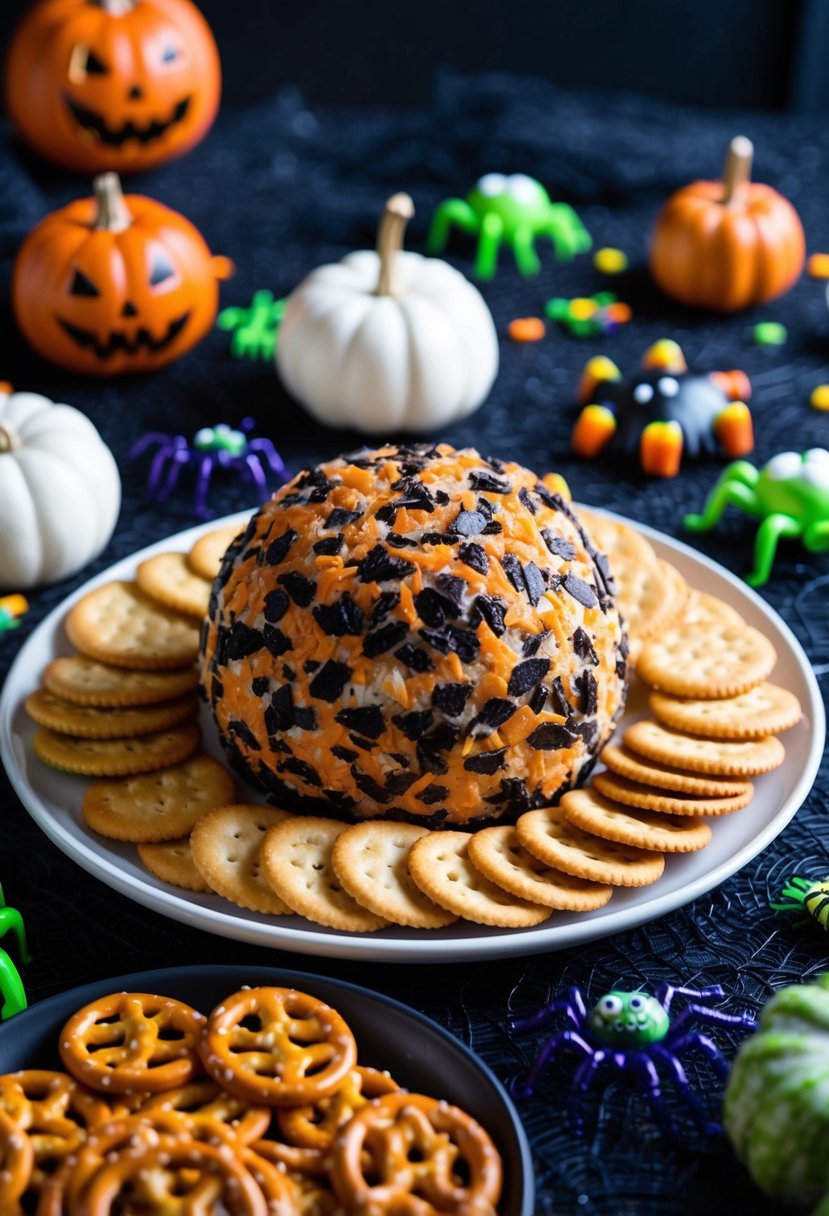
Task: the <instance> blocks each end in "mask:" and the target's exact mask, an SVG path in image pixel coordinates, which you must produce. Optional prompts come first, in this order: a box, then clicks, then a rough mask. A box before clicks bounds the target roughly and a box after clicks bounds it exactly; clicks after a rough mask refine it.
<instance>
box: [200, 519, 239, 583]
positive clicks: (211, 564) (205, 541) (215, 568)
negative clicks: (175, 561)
mask: <svg viewBox="0 0 829 1216" xmlns="http://www.w3.org/2000/svg"><path fill="white" fill-rule="evenodd" d="M241 531H242V528H241V526H237V525H236V524H230V525H226V526H225V527H224V528H214V529H213V531H212V532H205V534H204V536H200V537H199V539H198V540H197V541H196V543H195V545H193V548H192V549H191V550H190V553H189V554H188V557H187V563H188V565H189V566H190V568H191V570H193V571H194V573H196V574H198V575H201V577H202V578H206V579H210V581H211V582H212V581H213V579H214V578H215V577H216V575H217V574H218V573H219V567H220V566H221V564H222V558H223V557H224V555H225V553H226V552H227V550H228V549H229V548H230V545H231V544H232V543H233V541H234V540H235V539H236V537H237V536H238V535H239V533H240V532H241Z"/></svg>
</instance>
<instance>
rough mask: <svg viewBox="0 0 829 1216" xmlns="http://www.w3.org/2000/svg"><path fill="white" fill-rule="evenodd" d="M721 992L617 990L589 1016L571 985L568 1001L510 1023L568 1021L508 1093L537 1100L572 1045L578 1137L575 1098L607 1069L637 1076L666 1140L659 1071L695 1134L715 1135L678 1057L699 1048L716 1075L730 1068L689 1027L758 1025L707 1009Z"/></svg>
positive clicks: (667, 1121)
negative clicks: (677, 1005)
mask: <svg viewBox="0 0 829 1216" xmlns="http://www.w3.org/2000/svg"><path fill="white" fill-rule="evenodd" d="M678 994H680V995H682V996H687V997H690V998H691V1003H690V1004H688V1005H686V1007H685V1008H684V1009H683V1010H682V1012H681V1013H680V1014H679V1015H678V1016H677V1017H676V1018H674V1020H673V1022H671V1019H670V1010H671V1003H672V1001H673V999H674V997H675V996H676V995H678ZM722 995H723V990H722V988H720V987H719V985H716V986H714V987H711V988H702V989H696V988H674V987H673V986H672V985H671V984H660V985H659V987H658V988H657V989H656V991H655V993H654V995H653V996H650V995H649V994H648V993H647V992H622V991H618V990H615V989H614V990H613V991H612V992H608V993H606V994H605V995H604V996H602V997H600V998H599V1000H598V1001H597V1002H596V1004H595V1005H594V1006H593V1008H592V1009H590V1010H589V1011H588V1009H587V1007H586V1005H585V1003H584V998H583V997H582V994H581V992H580V991H579V989H578V988H571V989H570V991H569V993H568V995H567V996H566V997H558V998H556V999H555V1000H553V1001H551V1002H550V1004H549V1005H545V1006H544V1007H543V1008H542V1009H540V1010H539V1011H538V1012H537V1013H535V1014H533V1015H532V1016H531V1017H528V1018H520V1019H517V1020H513V1021H512V1022H511V1023H510V1029H511V1030H518V1031H524V1030H537V1029H539V1028H541V1027H543V1026H546V1025H548V1023H550V1022H551V1021H553V1019H555V1018H556V1017H558V1016H562V1015H563V1017H564V1018H566V1029H561V1030H559V1031H557V1032H556V1033H555V1034H553V1035H552V1036H551V1037H550V1038H549V1039H548V1040H547V1042H546V1043H545V1044H544V1045H543V1047H542V1048H541V1051H540V1052H539V1054H538V1057H537V1059H536V1061H535V1063H534V1064H533V1066H532V1068H531V1069H530V1072H529V1074H528V1076H527V1077H526V1079H525V1080H524V1081H521V1082H518V1083H516V1084H515V1085H514V1086H513V1092H514V1093H515V1095H516V1097H519V1098H529V1097H532V1096H534V1094H535V1093H536V1087H537V1085H538V1084H539V1082H540V1081H541V1080H542V1079H543V1077H544V1075H545V1073H546V1072H547V1071H548V1069H549V1067H550V1065H551V1064H552V1063H553V1061H554V1060H555V1058H556V1056H557V1055H558V1053H559V1051H560V1050H561V1049H562V1048H565V1047H574V1048H576V1050H577V1051H578V1052H579V1054H580V1056H581V1063H580V1065H579V1067H578V1068H577V1070H576V1072H575V1075H574V1076H573V1078H572V1081H571V1083H570V1107H569V1116H570V1121H571V1123H572V1124H573V1127H574V1130H575V1131H576V1132H577V1133H579V1134H580V1133H581V1132H582V1129H583V1117H582V1111H581V1109H580V1101H581V1100H582V1099H583V1098H584V1097H585V1096H586V1094H587V1093H588V1091H589V1089H590V1086H591V1084H592V1082H593V1080H594V1078H595V1076H596V1074H597V1072H598V1071H599V1069H600V1068H601V1067H602V1066H608V1067H610V1068H612V1069H616V1070H618V1071H619V1072H622V1073H627V1074H628V1075H630V1076H632V1077H633V1078H634V1080H635V1081H636V1082H637V1083H638V1085H639V1086H640V1087H641V1088H642V1089H643V1090H644V1092H645V1096H646V1098H647V1099H648V1101H649V1102H650V1105H651V1108H652V1110H653V1113H654V1116H655V1120H656V1122H657V1124H658V1125H659V1126H660V1127H661V1128H662V1130H663V1131H664V1132H666V1133H667V1134H669V1135H670V1134H671V1133H672V1132H673V1130H674V1127H673V1120H672V1119H671V1116H670V1114H669V1112H668V1110H667V1109H666V1106H665V1101H664V1096H663V1094H662V1090H661V1085H660V1079H659V1074H658V1070H659V1067H660V1066H661V1067H662V1068H663V1069H665V1070H666V1071H667V1073H668V1075H669V1076H672V1077H673V1079H674V1080H675V1082H676V1087H677V1089H678V1090H679V1093H680V1095H681V1096H682V1099H683V1101H684V1102H685V1105H686V1106H687V1108H688V1112H689V1114H690V1115H691V1118H692V1119H693V1121H694V1123H695V1125H696V1126H697V1128H698V1129H699V1131H701V1132H703V1133H704V1134H706V1135H713V1134H715V1133H717V1132H719V1131H720V1127H719V1125H718V1124H717V1123H714V1122H711V1121H710V1120H709V1119H708V1117H707V1115H706V1113H705V1109H704V1107H703V1105H702V1102H701V1101H700V1099H699V1098H698V1096H697V1095H696V1094H695V1093H694V1091H693V1090H692V1088H691V1086H690V1084H689V1082H688V1079H687V1077H686V1075H685V1071H684V1069H683V1067H682V1062H681V1058H680V1057H681V1056H682V1055H683V1054H684V1053H685V1052H686V1051H689V1050H691V1049H693V1048H697V1049H699V1050H701V1051H702V1052H704V1053H705V1055H706V1056H707V1057H708V1059H709V1061H710V1063H711V1065H712V1066H713V1068H714V1070H715V1071H716V1072H717V1073H718V1074H719V1076H720V1077H724V1076H726V1074H727V1072H728V1066H727V1064H726V1062H725V1060H724V1059H723V1056H722V1054H721V1052H720V1050H719V1048H718V1047H717V1045H716V1043H714V1041H713V1040H712V1039H711V1038H710V1037H709V1036H708V1035H706V1034H703V1033H701V1032H700V1031H693V1030H691V1029H690V1024H691V1023H692V1022H693V1021H694V1020H697V1021H700V1022H702V1023H704V1024H706V1025H709V1026H739V1027H741V1028H744V1029H748V1030H753V1029H754V1028H755V1025H756V1023H755V1022H754V1019H753V1018H751V1017H750V1015H748V1014H744V1013H741V1014H737V1015H733V1014H729V1013H722V1012H721V1011H720V1010H719V1009H713V1008H711V1006H710V1003H711V1001H712V1000H713V999H714V998H716V997H721V996H722Z"/></svg>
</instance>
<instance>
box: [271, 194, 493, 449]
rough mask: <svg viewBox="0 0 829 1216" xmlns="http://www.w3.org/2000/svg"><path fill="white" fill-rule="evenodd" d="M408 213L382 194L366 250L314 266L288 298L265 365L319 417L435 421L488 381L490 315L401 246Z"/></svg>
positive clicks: (460, 409) (450, 277)
mask: <svg viewBox="0 0 829 1216" xmlns="http://www.w3.org/2000/svg"><path fill="white" fill-rule="evenodd" d="M412 214H413V207H412V200H411V199H410V198H409V196H408V195H406V194H397V195H395V196H394V197H393V198H391V199H389V201H388V203H387V204H386V210H385V214H384V216H383V219H382V221H381V223H380V230H379V233H378V238H377V252H374V251H373V250H368V249H366V250H361V251H360V252H358V253H350V254H348V256H347V257H345V258H343V260H342V261H341V262H337V263H336V264H333V265H329V266H320V267H319V268H318V269H317V270H314V271H312V272H311V274H310V275H308V277H307V278H306V279H304V280H303V282H302V283H300V284H299V286H298V287H297V288H296V289H295V290H294V291H293V292H292V294H291V296H290V297H289V299H288V303H287V306H286V309H285V315H284V318H283V320H282V325H281V327H280V330H279V343H278V346H277V353H276V362H277V367H278V368H279V371H280V374H281V376H282V379H283V381H284V383H285V385H286V387H287V388H288V389H289V391H290V392H291V393H292V394H293V395H294V396H295V397H297V398H298V399H299V400H300V401H301V402H302V403H303V404H304V405H305V406H306V407H307V408H308V410H309V411H310V413H312V414H313V415H314V417H315V418H317V419H318V420H319V421H320V422H324V423H326V424H327V425H328V426H338V427H353V428H355V429H356V430H360V431H365V432H367V433H368V434H371V435H378V434H387V433H389V432H391V431H398V430H406V431H434V430H436V429H437V430H439V429H440V428H442V427H445V426H449V425H451V424H452V423H453V422H457V421H458V420H459V419H461V418H465V417H466V416H467V415H468V414H471V413H472V411H473V410H475V409H477V408H478V406H479V405H480V404H481V402H482V401H483V400H484V399H485V398H486V396H487V394H488V393H489V390H490V388H491V387H492V382H493V380H494V379H495V375H496V373H497V371H498V338H497V335H496V333H495V325H494V323H493V320H492V314H491V313H490V311H489V309H488V308H487V306H486V303H485V302H484V299H483V296H482V295H481V294H480V292H479V291H478V290H477V288H475V287H473V286H472V284H471V283H470V282H469V281H468V280H467V279H465V278H464V276H463V275H462V274H460V272H459V271H457V270H455V269H454V267H452V266H450V265H449V264H448V263H447V262H442V261H440V260H439V259H438V258H425V257H422V256H421V255H420V254H419V253H404V252H403V251H402V243H403V232H404V229H405V227H406V223H407V222H408V220H409V219H410V218H411V216H412Z"/></svg>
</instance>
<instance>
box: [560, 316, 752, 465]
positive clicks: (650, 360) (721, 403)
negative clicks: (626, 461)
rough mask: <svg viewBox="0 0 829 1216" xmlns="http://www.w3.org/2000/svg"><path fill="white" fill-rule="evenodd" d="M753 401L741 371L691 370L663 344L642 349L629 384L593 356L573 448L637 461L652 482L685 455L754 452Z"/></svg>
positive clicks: (581, 394)
mask: <svg viewBox="0 0 829 1216" xmlns="http://www.w3.org/2000/svg"><path fill="white" fill-rule="evenodd" d="M750 396H751V382H750V381H749V378H748V376H747V375H746V374H745V372H741V371H736V370H735V371H729V372H711V373H709V374H708V375H699V374H696V373H693V372H689V371H688V364H687V363H686V362H685V356H684V355H683V353H682V349H681V348H680V347H679V346H678V345H677V343H676V342H672V341H670V340H669V339H667V338H663V339H662V340H661V341H659V342H655V343H654V344H653V346H651V347H649V348H648V350H646V351H645V355H644V357H643V359H642V368H641V370H640V371H639V372H638V373H637V374H636V375H635V376H633V377H631V378H629V379H623V378H622V373H621V372H620V371H619V369H618V367H617V366H616V364H615V363H613V362H612V360H610V359H608V358H606V357H605V356H604V355H597V356H596V357H595V358H593V359H591V360H590V361H589V362H588V363H587V365H586V367H585V369H584V372H583V373H582V378H581V382H580V384H579V401H580V403H581V405H582V407H583V408H582V411H581V413H580V414H579V417H578V419H577V421H576V425H575V427H574V428H573V434H572V438H571V446H572V448H573V451H574V452H575V453H576V455H578V456H584V457H586V458H587V459H593V458H594V457H595V456H598V455H599V453H600V452H603V451H607V452H608V453H611V454H613V453H616V454H618V455H621V456H625V457H633V458H634V459H636V458H637V457H638V460H639V464H640V466H641V468H642V471H643V472H644V473H647V474H648V475H649V476H651V477H675V476H676V474H677V473H678V472H679V467H680V464H681V463H682V458H683V456H684V455H687V456H691V457H695V456H700V455H713V454H715V453H717V452H718V451H722V452H723V453H724V454H725V455H726V456H728V457H732V458H733V457H734V456H745V455H747V453H749V452H750V451H751V450H752V448H753V447H754V427H753V424H752V420H751V411H750V410H749V408H748V406H747V405H746V401H747V400H748V398H749V397H750Z"/></svg>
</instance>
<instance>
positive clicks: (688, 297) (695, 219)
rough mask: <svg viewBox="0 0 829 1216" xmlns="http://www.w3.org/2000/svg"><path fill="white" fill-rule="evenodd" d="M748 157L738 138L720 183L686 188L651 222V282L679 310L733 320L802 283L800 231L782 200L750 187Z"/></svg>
mask: <svg viewBox="0 0 829 1216" xmlns="http://www.w3.org/2000/svg"><path fill="white" fill-rule="evenodd" d="M753 152H754V149H753V147H752V144H751V140H749V139H746V138H745V136H743V135H738V136H737V137H736V138H735V139H733V140H732V141H731V146H730V148H729V151H728V157H727V159H726V163H725V172H724V174H723V180H722V181H720V182H693V183H692V184H691V185H690V186H684V187H683V188H682V189H681V190H678V191H677V192H676V194H673V195H672V196H671V197H670V198H669V199H668V201H667V203H666V204H665V206H664V207H663V209H662V211H661V212H660V214H659V217H658V218H657V221H656V227H655V229H654V233H653V238H652V241H651V253H650V267H651V274H652V275H653V277H654V279H655V280H656V282H657V283H658V284H659V286H660V287H661V288H662V290H663V291H664V292H666V293H667V294H668V295H669V296H673V297H674V299H677V300H679V301H680V302H681V303H683V304H690V305H692V306H693V307H695V308H710V309H712V310H713V311H715V312H737V311H738V310H739V309H741V308H750V307H751V306H752V305H754V304H764V303H765V302H766V301H767V300H773V299H775V297H776V296H780V295H782V294H783V292H785V291H788V290H789V288H790V287H792V286H793V285H794V283H795V282H796V281H797V279H798V278H799V276H800V272H801V271H802V269H803V261H804V257H805V253H806V240H805V237H804V235H803V225H802V224H801V223H800V219H799V217H798V214H797V212H796V211H795V209H794V207H793V206H792V205H791V203H790V202H788V201H787V200H786V199H785V198H783V196H782V195H781V194H778V193H777V191H776V190H773V189H772V188H771V186H764V185H762V184H761V183H760V182H752V181H750V180H749V179H750V176H751V162H752V157H753Z"/></svg>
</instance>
